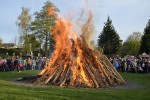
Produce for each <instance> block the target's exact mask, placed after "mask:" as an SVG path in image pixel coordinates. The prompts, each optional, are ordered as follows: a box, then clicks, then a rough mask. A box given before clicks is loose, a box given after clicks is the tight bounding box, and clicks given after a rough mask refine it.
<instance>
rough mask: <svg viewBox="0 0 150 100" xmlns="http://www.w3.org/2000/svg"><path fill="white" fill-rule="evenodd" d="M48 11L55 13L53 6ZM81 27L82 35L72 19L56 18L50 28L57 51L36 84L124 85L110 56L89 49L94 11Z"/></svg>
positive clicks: (75, 85)
mask: <svg viewBox="0 0 150 100" xmlns="http://www.w3.org/2000/svg"><path fill="white" fill-rule="evenodd" d="M49 11H50V15H51V14H53V11H52V9H50V8H49ZM81 30H82V34H81V36H80V37H79V36H78V33H77V32H74V31H73V24H72V23H71V22H70V21H68V20H65V19H62V18H58V19H57V21H56V24H55V26H54V27H53V29H52V31H51V34H52V35H53V36H54V38H55V40H56V46H55V51H54V53H53V54H52V56H51V58H50V61H49V62H48V66H45V68H44V69H43V70H42V71H41V73H40V74H39V75H40V77H38V78H37V79H35V80H34V82H35V83H36V84H52V85H58V86H74V87H78V86H81V87H96V88H98V87H107V86H114V85H115V84H125V81H124V80H123V79H122V77H121V76H120V74H119V73H118V72H117V71H116V70H115V69H114V67H113V66H112V64H111V63H110V62H109V60H108V59H107V57H106V56H104V55H102V54H100V53H98V52H96V51H94V50H93V49H91V48H90V44H89V40H91V33H92V32H93V31H92V30H93V27H92V13H90V14H89V18H88V20H87V21H86V23H85V24H83V26H82V29H81Z"/></svg>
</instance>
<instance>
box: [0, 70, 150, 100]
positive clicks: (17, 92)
mask: <svg viewBox="0 0 150 100" xmlns="http://www.w3.org/2000/svg"><path fill="white" fill-rule="evenodd" d="M38 73H39V71H22V72H20V73H18V72H0V100H50V99H51V100H91V99H92V100H110V99H111V100H142V99H143V100H149V98H150V95H149V94H150V75H148V74H135V73H121V75H122V76H123V78H124V79H125V80H126V82H127V84H126V85H125V86H117V87H113V88H103V89H90V88H71V87H57V86H34V85H26V84H20V83H18V82H17V83H16V82H14V81H12V80H13V79H17V78H19V77H24V76H30V75H35V74H38Z"/></svg>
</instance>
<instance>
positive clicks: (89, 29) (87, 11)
mask: <svg viewBox="0 0 150 100" xmlns="http://www.w3.org/2000/svg"><path fill="white" fill-rule="evenodd" d="M90 4H91V2H89V0H83V8H82V10H81V14H80V16H79V18H78V19H77V25H78V27H79V28H81V29H80V30H81V35H82V36H83V38H84V39H85V42H86V44H87V45H88V46H89V47H90V48H91V49H93V44H92V43H93V42H92V39H93V33H94V22H93V10H92V7H91V5H90Z"/></svg>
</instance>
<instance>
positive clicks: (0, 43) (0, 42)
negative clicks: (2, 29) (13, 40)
mask: <svg viewBox="0 0 150 100" xmlns="http://www.w3.org/2000/svg"><path fill="white" fill-rule="evenodd" d="M0 47H2V39H1V38H0Z"/></svg>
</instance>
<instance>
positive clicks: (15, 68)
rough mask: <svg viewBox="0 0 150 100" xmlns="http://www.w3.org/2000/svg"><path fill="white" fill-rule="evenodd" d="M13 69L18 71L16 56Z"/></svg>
mask: <svg viewBox="0 0 150 100" xmlns="http://www.w3.org/2000/svg"><path fill="white" fill-rule="evenodd" d="M14 71H18V72H19V66H18V57H16V59H15V60H14Z"/></svg>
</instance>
